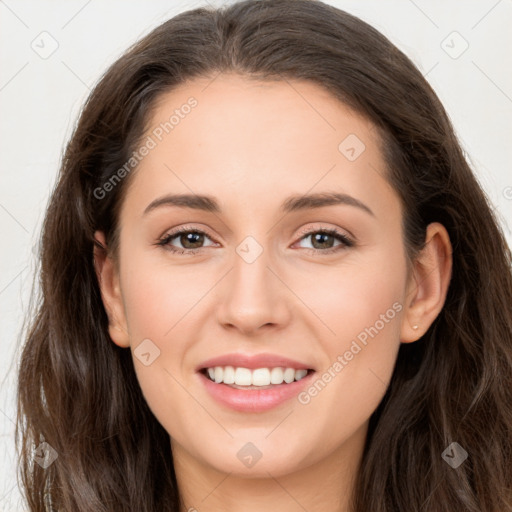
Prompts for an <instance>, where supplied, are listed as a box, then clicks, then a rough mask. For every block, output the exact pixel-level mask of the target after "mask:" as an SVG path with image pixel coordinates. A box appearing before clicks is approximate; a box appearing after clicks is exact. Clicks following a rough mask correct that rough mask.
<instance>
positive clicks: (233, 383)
mask: <svg viewBox="0 0 512 512" xmlns="http://www.w3.org/2000/svg"><path fill="white" fill-rule="evenodd" d="M313 372H314V370H313V369H311V368H309V369H304V368H299V369H296V368H291V367H281V366H276V367H268V368H256V369H250V368H244V367H234V366H229V365H228V366H211V367H209V368H202V369H201V370H200V373H202V375H204V376H205V377H206V378H207V379H209V380H210V381H211V382H215V383H216V384H225V385H227V386H230V387H232V388H233V389H243V390H251V389H260V390H263V389H271V388H273V387H275V386H280V385H283V384H291V383H292V382H297V381H300V380H302V379H303V378H305V377H307V376H308V375H310V374H311V373H313Z"/></svg>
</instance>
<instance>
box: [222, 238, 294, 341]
mask: <svg viewBox="0 0 512 512" xmlns="http://www.w3.org/2000/svg"><path fill="white" fill-rule="evenodd" d="M263 237H264V233H263V234H258V235H248V236H246V237H245V238H244V239H242V241H241V242H240V243H239V244H238V245H237V246H236V247H235V254H234V255H233V260H232V261H233V268H232V270H231V272H229V274H228V276H226V282H225V284H224V287H223V292H222V296H221V301H220V305H219V308H218V318H219V321H220V322H221V323H224V324H232V325H235V326H237V327H238V328H239V329H240V330H243V331H246V332H248V331H251V330H253V329H257V328H258V327H260V326H262V325H265V324H269V323H270V324H279V323H282V322H283V321H284V320H285V317H286V310H287V308H286V296H285V295H286V292H285V290H284V289H283V288H284V287H283V284H282V283H281V282H280V281H279V279H277V278H276V276H275V275H274V273H273V272H272V271H271V270H270V269H269V268H268V267H269V266H270V267H271V266H272V260H273V258H271V253H270V250H269V248H268V244H267V243H266V240H267V239H265V240H262V239H263ZM273 271H274V272H275V269H273Z"/></svg>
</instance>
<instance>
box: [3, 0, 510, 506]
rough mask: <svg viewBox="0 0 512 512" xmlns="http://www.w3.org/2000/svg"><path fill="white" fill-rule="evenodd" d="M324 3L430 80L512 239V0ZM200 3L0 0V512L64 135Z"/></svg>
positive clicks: (11, 472)
mask: <svg viewBox="0 0 512 512" xmlns="http://www.w3.org/2000/svg"><path fill="white" fill-rule="evenodd" d="M208 3H209V4H210V5H213V6H220V5H221V1H214V0H210V1H209V2H208ZM229 3H231V2H229ZM327 3H330V4H331V5H334V6H336V7H339V8H342V9H345V10H347V11H349V12H351V13H353V14H355V15H357V16H359V17H361V18H362V19H364V20H366V21H368V22H369V23H371V24H372V25H374V26H375V27H376V28H377V29H379V30H380V31H381V32H383V33H384V34H385V35H386V36H387V37H389V38H390V39H391V40H392V41H393V42H394V43H395V44H396V45H397V46H398V47H399V48H400V49H401V50H403V51H404V52H405V53H406V54H407V55H408V56H409V57H411V58H412V60H413V61H414V62H415V63H416V64H417V66H418V67H419V68H420V70H421V71H422V72H423V73H424V74H425V75H426V76H427V79H428V80H429V82H430V83H431V84H432V86H433V87H434V89H435V90H436V92H437V93H438V95H439V97H440V98H441V101H442V102H443V103H444V105H445V107H446V109H447V111H448V113H449V115H450V117H451V119H452V121H453V123H454V125H455V128H456V131H457V133H458V135H459V138H460V140H461V143H462V145H463V147H464V149H465V151H466V152H467V155H468V159H469V161H470V163H471V165H472V167H473V169H474V170H475V173H476V175H477V177H478V179H479V180H480V182H481V184H482V186H483V187H484V189H485V191H486V192H487V194H488V196H489V199H490V201H491V203H492V204H493V206H494V208H495V209H496V210H497V213H498V215H499V216H500V219H501V223H502V226H503V228H504V230H505V234H506V236H507V239H508V242H509V244H510V245H512V233H511V228H512V173H511V172H510V162H511V161H512V149H511V148H512V145H511V120H512V65H511V59H510V51H511V49H512V36H511V31H510V27H512V1H511V0H499V1H498V0H473V1H466V2H460V1H456V0H449V1H448V0H437V1H427V0H414V1H413V0H366V1H364V2H363V1H361V0H357V1H356V0H353V1H345V0H339V1H335V0H330V1H328V2H327ZM202 5H207V3H206V2H202V1H199V2H197V1H196V2H191V1H190V0H189V1H181V2H178V1H169V0H167V1H152V2H143V1H142V0H138V1H126V0H125V1H120V0H117V1H103V2H100V1H99V0H67V1H63V0H58V1H57V0H52V1H48V0H45V1H36V0H32V1H16V0H0V42H1V45H0V52H1V53H0V109H1V116H0V130H1V133H0V136H1V140H2V146H1V147H2V151H0V180H1V182H0V183H1V186H0V229H1V249H0V349H1V356H2V357H0V384H1V395H0V512H10V511H18V510H24V507H23V506H22V504H21V502H20V495H19V492H18V489H17V485H16V463H15V461H16V457H15V452H14V437H13V433H14V423H13V421H14V418H15V402H14V400H15V392H14V390H15V379H16V366H17V358H18V355H19V348H20V344H21V338H20V329H21V327H22V322H23V314H24V311H26V310H27V306H28V301H29V294H30V290H31V286H32V282H33V279H34V270H35V264H36V262H35V256H34V252H33V247H34V245H35V244H36V242H37V240H38V236H39V234H40V228H41V222H42V219H43V215H44V210H45V206H46V202H47V200H48V196H49V193H50V191H51V189H52V187H53V185H54V180H55V177H56V173H57V170H58V167H59V163H60V157H61V154H62V150H63V146H64V143H65V142H66V141H67V139H68V137H69V135H70V133H71V129H72V126H73V124H74V122H75V120H76V116H77V114H78V111H79V108H80V107H81V105H82V103H83V102H84V100H85V98H86V97H87V95H88V93H89V90H90V89H91V88H92V86H93V84H94V83H95V82H96V81H97V80H98V78H99V77H100V75H101V74H102V73H103V72H104V71H105V70H106V68H107V67H108V65H109V64H111V63H112V62H113V61H114V60H115V59H116V58H118V57H119V56H120V55H121V53H122V52H123V51H124V50H125V49H126V48H127V47H128V46H129V45H130V44H131V43H132V42H134V41H135V40H136V39H138V38H140V36H142V35H144V34H146V33H148V32H149V31H150V30H151V29H152V28H154V27H155V26H157V25H158V24H160V23H161V22H163V21H164V20H166V19H168V18H170V17H172V16H173V15H174V14H176V13H178V12H181V11H184V10H188V9H190V8H193V7H197V6H202ZM44 31H46V32H47V33H48V34H50V35H51V36H48V35H41V33H42V32H44ZM454 31H455V32H457V33H458V34H453V32H454ZM42 38H46V39H44V41H43V42H41V40H42ZM52 38H53V39H54V40H55V41H56V43H52ZM443 41H444V42H443ZM51 44H55V45H56V44H58V48H57V49H56V51H55V52H54V53H53V54H52V55H50V56H49V57H48V58H46V59H43V58H41V57H40V56H39V55H38V54H37V53H36V51H34V49H33V48H32V46H35V47H37V45H39V47H42V46H43V45H44V47H45V48H46V49H47V50H48V49H50V48H51ZM466 44H467V45H469V46H468V48H467V50H466V51H464V52H463V53H462V54H461V55H460V56H458V54H459V53H460V52H461V51H462V50H463V49H464V47H465V46H466ZM31 45H32V46H31ZM39 51H43V50H42V48H41V50H39ZM447 52H448V53H451V56H450V55H449V54H448V53H447ZM454 56H458V57H457V58H453V57H454Z"/></svg>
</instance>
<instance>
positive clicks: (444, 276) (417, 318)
mask: <svg viewBox="0 0 512 512" xmlns="http://www.w3.org/2000/svg"><path fill="white" fill-rule="evenodd" d="M451 273H452V246H451V243H450V237H449V235H448V232H447V231H446V228H445V227H444V226H443V225H442V224H440V223H438V222H433V223H431V224H429V225H428V227H427V230H426V237H425V247H424V248H423V250H422V251H421V252H420V254H419V255H418V257H417V258H416V259H415V261H414V270H413V272H412V273H411V276H410V279H409V283H408V286H407V293H406V298H405V302H404V304H405V308H404V309H405V311H404V316H403V318H402V329H401V336H400V341H401V342H402V343H411V342H413V341H416V340H418V339H419V338H421V336H423V334H425V332H426V331H427V330H428V329H429V327H430V326H431V325H432V323H433V322H434V320H435V319H436V317H437V316H438V315H439V313H440V312H441V310H442V308H443V306H444V303H445V300H446V295H447V293H448V286H449V284H450V278H451Z"/></svg>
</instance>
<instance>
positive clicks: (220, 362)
mask: <svg viewBox="0 0 512 512" xmlns="http://www.w3.org/2000/svg"><path fill="white" fill-rule="evenodd" d="M215 366H234V367H235V368H249V369H251V370H255V369H256V368H275V367H278V366H279V367H282V368H294V369H295V370H310V369H313V368H311V365H308V364H305V363H301V362H300V361H295V360H294V359H290V358H288V357H284V356H280V355H278V354H268V353H264V354H252V355H251V354H236V353H233V354H224V355H221V356H217V357H213V358H211V359H208V360H207V361H203V362H202V363H201V364H200V365H199V366H198V367H197V368H196V371H200V370H204V369H205V368H213V367H215Z"/></svg>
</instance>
